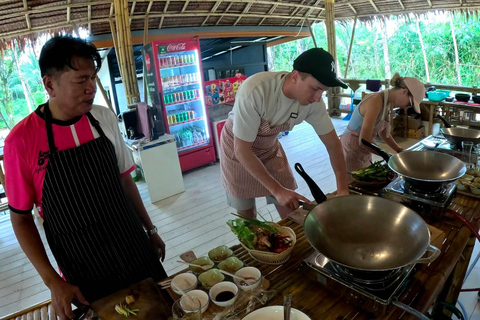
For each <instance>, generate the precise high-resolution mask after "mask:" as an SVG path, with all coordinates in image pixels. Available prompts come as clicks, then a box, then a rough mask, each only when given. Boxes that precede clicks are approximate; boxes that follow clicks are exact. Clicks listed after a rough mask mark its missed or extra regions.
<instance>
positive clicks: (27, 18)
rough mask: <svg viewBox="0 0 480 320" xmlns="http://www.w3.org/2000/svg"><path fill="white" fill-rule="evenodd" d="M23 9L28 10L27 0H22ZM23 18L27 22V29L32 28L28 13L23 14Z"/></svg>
mask: <svg viewBox="0 0 480 320" xmlns="http://www.w3.org/2000/svg"><path fill="white" fill-rule="evenodd" d="M23 10H25V11H28V4H27V0H23ZM25 20H26V22H27V29H28V30H30V29H32V24H31V22H30V15H29V14H28V13H27V14H25Z"/></svg>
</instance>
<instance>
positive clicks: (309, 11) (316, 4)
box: [297, 0, 322, 27]
mask: <svg viewBox="0 0 480 320" xmlns="http://www.w3.org/2000/svg"><path fill="white" fill-rule="evenodd" d="M319 3H320V0H317V1H315V4H314V5H313V6H314V8H310V9H308V10H307V12H306V13H305V15H304V16H303V17H304V18H308V17H309V16H310V14H311V13H312V12H313V10H315V9H322V8H316V7H317V6H318V4H319ZM320 11H321V10H320ZM301 21H302V20H300V21H298V23H297V27H298V25H299V24H300V22H301Z"/></svg>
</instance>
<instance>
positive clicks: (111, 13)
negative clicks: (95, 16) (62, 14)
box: [68, 0, 114, 17]
mask: <svg viewBox="0 0 480 320" xmlns="http://www.w3.org/2000/svg"><path fill="white" fill-rule="evenodd" d="M68 1H70V0H68ZM113 9H114V7H113V3H112V5H111V6H110V15H109V17H113Z"/></svg>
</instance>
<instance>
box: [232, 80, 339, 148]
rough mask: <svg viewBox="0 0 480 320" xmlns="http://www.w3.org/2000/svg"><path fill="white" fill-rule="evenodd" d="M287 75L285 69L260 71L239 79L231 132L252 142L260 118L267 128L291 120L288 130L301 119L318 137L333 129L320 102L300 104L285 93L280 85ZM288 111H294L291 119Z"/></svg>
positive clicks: (255, 135) (300, 121)
mask: <svg viewBox="0 0 480 320" xmlns="http://www.w3.org/2000/svg"><path fill="white" fill-rule="evenodd" d="M287 75H288V72H261V73H257V74H255V75H253V76H251V77H249V78H248V79H247V80H245V82H243V84H242V85H241V87H240V89H239V90H238V93H237V95H236V97H235V105H234V107H233V111H232V113H233V134H234V135H235V136H236V137H237V138H240V139H242V140H244V141H247V142H253V141H255V139H256V137H257V133H258V128H259V127H260V122H261V120H262V119H263V120H265V121H268V122H270V126H271V127H276V126H280V125H283V124H285V123H287V122H290V121H292V122H291V123H292V124H293V125H291V127H290V130H291V129H292V128H293V126H295V125H297V124H299V123H302V122H303V120H305V121H306V122H308V123H309V124H310V125H311V126H312V127H313V128H314V129H315V132H316V133H317V134H318V135H320V136H321V135H324V134H327V133H329V132H330V131H332V130H333V129H334V128H333V124H332V120H331V119H330V117H329V116H328V113H327V109H326V107H325V103H324V102H323V101H320V102H315V103H312V104H309V105H307V106H302V105H300V103H299V102H298V101H297V100H293V99H289V98H287V97H286V96H285V94H284V93H283V91H282V86H283V83H284V81H285V78H286V76H287ZM292 112H296V113H297V114H298V116H297V118H296V119H294V120H292V119H291V117H290V115H291V114H292Z"/></svg>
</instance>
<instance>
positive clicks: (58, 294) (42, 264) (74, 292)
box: [10, 212, 88, 320]
mask: <svg viewBox="0 0 480 320" xmlns="http://www.w3.org/2000/svg"><path fill="white" fill-rule="evenodd" d="M10 219H11V221H12V226H13V230H14V232H15V235H16V237H17V239H18V242H19V243H20V246H21V247H22V249H23V252H25V254H26V255H27V257H28V259H29V260H30V262H31V263H32V264H33V266H34V267H35V269H36V270H37V271H38V273H39V274H40V276H41V277H42V280H43V282H44V283H45V285H46V286H47V287H48V288H49V289H50V291H51V294H52V304H53V307H54V308H55V311H56V312H57V315H58V316H59V317H60V319H62V320H64V319H71V318H73V317H74V314H73V312H72V307H71V302H72V300H73V298H77V299H78V301H80V302H81V303H83V304H88V302H87V301H86V300H85V298H84V297H83V295H82V293H81V292H80V290H79V289H78V287H76V286H72V285H70V284H68V283H67V282H65V281H64V280H63V279H62V278H60V276H59V275H58V273H57V272H56V271H55V269H53V267H52V265H51V263H50V261H49V260H48V257H47V253H46V252H45V247H44V246H43V243H42V240H41V239H40V235H39V234H38V230H37V227H36V226H35V222H34V221H33V217H32V215H31V214H17V213H14V212H11V213H10ZM67 317H68V318H67Z"/></svg>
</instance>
